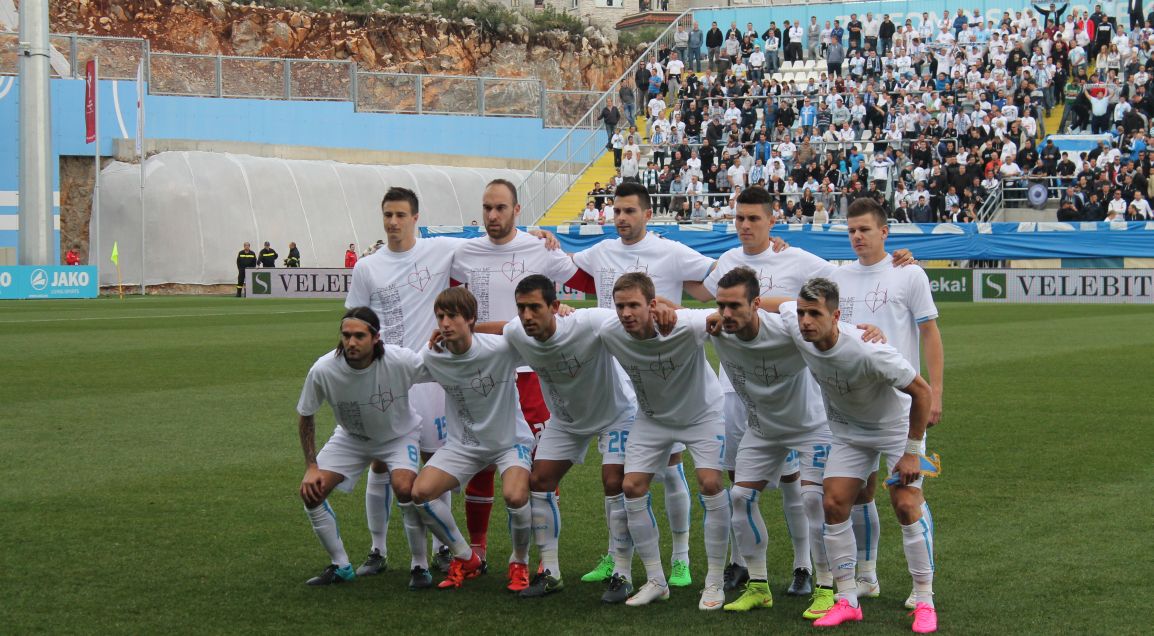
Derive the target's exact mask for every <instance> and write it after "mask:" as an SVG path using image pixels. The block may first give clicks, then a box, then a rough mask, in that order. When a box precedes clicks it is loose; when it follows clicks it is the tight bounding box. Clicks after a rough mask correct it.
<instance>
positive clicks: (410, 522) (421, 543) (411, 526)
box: [397, 501, 429, 570]
mask: <svg viewBox="0 0 1154 636" xmlns="http://www.w3.org/2000/svg"><path fill="white" fill-rule="evenodd" d="M397 507H398V508H400V509H401V519H402V520H403V521H404V522H405V538H406V539H408V540H409V555H410V560H409V568H410V569H412V568H415V567H417V566H420V567H421V569H424V570H427V569H429V544H428V541H426V539H425V524H424V523H422V522H421V513H420V512H418V511H417V506H416V505H415V504H414V503H413V502H411V501H410V502H408V503H401V502H399V501H398V502H397Z"/></svg>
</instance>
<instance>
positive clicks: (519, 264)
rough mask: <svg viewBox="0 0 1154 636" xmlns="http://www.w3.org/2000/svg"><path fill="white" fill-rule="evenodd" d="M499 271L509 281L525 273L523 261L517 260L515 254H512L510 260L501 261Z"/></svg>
mask: <svg viewBox="0 0 1154 636" xmlns="http://www.w3.org/2000/svg"><path fill="white" fill-rule="evenodd" d="M501 273H502V274H504V275H505V278H508V279H509V280H510V281H515V280H517V279H518V278H520V277H522V276H524V275H525V261H518V260H517V255H516V254H514V255H513V258H512V260H510V261H509V262H507V263H501Z"/></svg>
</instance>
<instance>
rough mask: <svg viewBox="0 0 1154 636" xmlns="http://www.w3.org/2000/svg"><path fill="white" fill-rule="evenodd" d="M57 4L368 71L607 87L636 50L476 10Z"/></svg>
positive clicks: (196, 1)
mask: <svg viewBox="0 0 1154 636" xmlns="http://www.w3.org/2000/svg"><path fill="white" fill-rule="evenodd" d="M590 1H591V0H590ZM50 11H51V30H52V31H53V32H54V33H80V34H85V35H104V36H121V37H135V38H146V39H148V40H149V42H150V43H151V46H152V50H154V51H163V52H174V53H195V54H208V55H216V54H222V55H240V56H260V57H288V58H307V59H340V60H347V59H352V60H355V61H356V62H357V64H358V66H359V67H360V68H361V69H362V70H368V71H385V72H404V73H431V74H448V75H488V76H494V77H540V78H542V79H544V80H545V81H546V83H547V85H548V87H549V88H553V89H573V90H590V89H592V90H603V89H605V88H607V87H608V85H609V84H610V83H611V82H612V81H613V80H614V79H616V78H617V77H618V76H620V75H621V73H622V72H623V71H624V70H625V69H626V68H627V67H628V65H629V64H630V63H631V62H632V56H633V52H631V51H624V50H620V49H618V47H617V45H616V44H615V43H614V42H612V41H611V38H609V37H606V36H604V35H603V34H602V32H601V31H600V30H598V29H595V28H589V29H586V31H585V33H584V34H583V35H582V36H573V35H570V34H568V33H565V32H562V31H548V32H544V33H538V34H531V33H530V31H529V29H528V27H527V26H526V25H524V24H513V25H500V28H498V29H497V31H498V32H497V33H495V34H491V35H490V34H486V33H484V32H483V30H482V29H481V28H480V27H478V26H477V25H476V24H474V23H473V22H472V21H471V20H467V19H466V20H464V21H462V22H460V23H454V22H449V21H448V20H445V19H443V18H437V17H433V16H429V15H422V14H390V13H375V14H370V15H357V16H352V15H344V14H340V13H335V12H324V11H322V12H314V11H295V10H291V9H280V8H265V7H260V6H256V3H252V4H250V5H247V6H243V5H240V4H237V3H232V2H222V1H220V0H176V1H175V2H173V1H170V0H69V1H68V2H53V3H51V9H50ZM617 11H620V10H617Z"/></svg>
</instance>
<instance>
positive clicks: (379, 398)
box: [369, 384, 395, 413]
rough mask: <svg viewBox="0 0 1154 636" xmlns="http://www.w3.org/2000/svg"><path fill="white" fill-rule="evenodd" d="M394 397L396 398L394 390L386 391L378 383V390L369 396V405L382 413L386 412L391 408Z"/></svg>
mask: <svg viewBox="0 0 1154 636" xmlns="http://www.w3.org/2000/svg"><path fill="white" fill-rule="evenodd" d="M394 399H395V398H393V392H392V391H386V390H385V389H384V388H383V387H381V385H379V384H378V385H377V392H376V393H374V394H372V395H371V396H369V406H371V407H372V408H374V409H377V410H378V411H380V412H381V413H384V412H385V411H387V410H389V407H390V406H392V405H393V401H394Z"/></svg>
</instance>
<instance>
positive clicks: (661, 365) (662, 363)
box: [649, 353, 677, 380]
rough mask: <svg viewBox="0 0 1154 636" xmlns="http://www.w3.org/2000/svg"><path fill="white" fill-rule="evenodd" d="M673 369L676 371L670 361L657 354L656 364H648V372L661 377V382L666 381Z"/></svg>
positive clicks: (675, 367)
mask: <svg viewBox="0 0 1154 636" xmlns="http://www.w3.org/2000/svg"><path fill="white" fill-rule="evenodd" d="M675 369H677V365H676V364H674V363H673V361H672V360H665V359H664V358H662V357H661V354H660V353H659V354H657V362H651V363H649V370H650V371H652V372H653V373H654V374H655V375H659V376H661V379H662V380H668V379H669V376H671V375H673V371H674V370H675Z"/></svg>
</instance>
